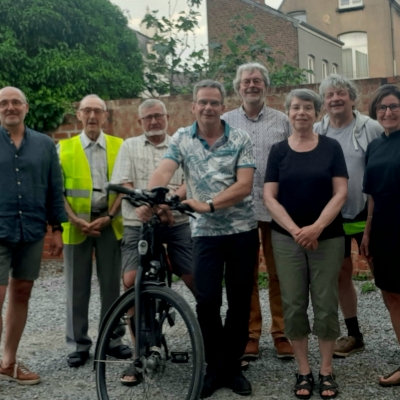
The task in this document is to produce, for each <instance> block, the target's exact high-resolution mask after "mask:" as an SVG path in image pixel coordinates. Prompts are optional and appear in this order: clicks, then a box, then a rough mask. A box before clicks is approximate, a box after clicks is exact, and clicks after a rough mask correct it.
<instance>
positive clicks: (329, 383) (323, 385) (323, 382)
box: [319, 374, 339, 400]
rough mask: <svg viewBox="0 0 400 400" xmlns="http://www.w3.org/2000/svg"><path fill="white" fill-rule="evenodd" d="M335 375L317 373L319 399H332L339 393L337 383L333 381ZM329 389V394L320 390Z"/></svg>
mask: <svg viewBox="0 0 400 400" xmlns="http://www.w3.org/2000/svg"><path fill="white" fill-rule="evenodd" d="M335 379H336V377H335V375H333V374H329V375H321V374H319V395H320V396H321V399H324V400H329V399H334V398H335V397H336V396H337V395H338V393H339V385H338V384H337V383H336V382H335ZM327 390H330V391H331V392H333V394H332V395H331V396H327V395H323V394H322V392H325V391H327Z"/></svg>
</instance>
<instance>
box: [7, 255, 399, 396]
mask: <svg viewBox="0 0 400 400" xmlns="http://www.w3.org/2000/svg"><path fill="white" fill-rule="evenodd" d="M356 286H357V291H358V292H359V320H360V321H361V329H362V331H363V333H364V337H365V341H366V350H365V351H364V352H363V353H361V354H356V355H354V356H351V357H350V358H348V359H345V360H335V361H334V368H335V373H336V375H337V381H338V383H339V384H340V395H339V396H338V397H337V398H338V399H342V400H353V399H354V400H361V399H362V400H366V399H371V400H372V399H373V400H377V399H379V400H384V399H385V400H386V399H387V400H400V387H395V388H381V387H380V386H379V385H378V384H377V378H378V376H379V375H383V374H385V373H388V372H389V371H391V370H393V369H395V368H396V367H398V366H399V364H400V348H399V344H398V343H397V340H396V338H395V335H394V332H393V329H392V325H391V323H390V318H389V314H388V312H387V310H386V308H385V307H384V305H383V301H382V299H381V296H380V293H379V292H378V291H376V292H369V293H366V294H360V288H361V283H360V282H356ZM174 288H175V289H176V290H177V291H179V292H181V293H182V294H183V295H184V296H185V297H186V299H187V300H188V301H189V302H190V303H191V304H192V305H194V302H193V299H192V297H191V295H190V293H188V291H187V290H186V288H185V287H184V286H183V284H182V283H181V282H178V283H176V284H174ZM260 293H261V302H262V308H263V335H262V338H261V344H260V345H261V356H260V359H259V360H257V361H256V362H254V363H252V364H251V366H250V368H249V370H248V371H247V372H246V376H247V377H248V378H249V380H250V381H251V382H252V385H253V395H252V398H253V399H255V400H261V399H271V400H272V399H274V400H275V399H276V400H286V399H294V398H295V397H294V395H293V392H292V386H293V384H294V373H295V371H296V365H295V362H294V361H286V362H285V361H281V360H279V359H277V358H276V357H275V353H274V350H273V346H272V340H271V338H270V336H269V334H268V327H269V325H270V316H269V306H268V292H267V291H266V290H261V292H260ZM98 314H99V291H98V286H97V284H96V282H95V280H94V281H93V294H92V300H91V304H90V316H91V317H90V331H91V336H92V338H93V339H94V340H95V339H96V335H97V331H96V327H97V324H98ZM341 324H342V332H345V329H344V324H343V322H341ZM64 331H65V290H64V277H63V274H62V265H61V264H60V263H59V262H46V263H44V264H43V268H42V273H41V277H40V279H39V280H38V281H37V282H36V285H35V288H34V290H33V294H32V299H31V303H30V313H29V318H28V322H27V325H26V328H25V332H24V335H23V338H22V340H21V344H20V349H19V353H18V354H19V358H20V359H21V360H22V361H23V362H25V363H26V364H27V365H28V366H29V367H30V368H31V369H32V370H33V371H35V372H37V373H39V374H40V376H41V378H42V383H41V384H39V385H36V386H31V387H24V386H20V385H18V384H15V383H9V382H2V381H0V399H3V400H17V399H18V400H21V399H39V400H54V399H63V400H67V399H71V400H72V399H73V400H95V399H96V391H95V382H94V374H93V370H92V363H90V362H88V363H87V364H86V365H85V366H84V367H81V368H78V369H72V368H69V367H68V366H67V363H66V354H67V349H66V346H65V339H64ZM310 358H311V365H312V369H313V372H314V376H315V375H317V374H318V366H319V362H318V348H317V340H316V338H315V337H310ZM316 397H318V396H316ZM240 398H242V397H240V396H237V395H235V394H232V393H231V392H230V391H229V390H227V389H221V390H219V391H218V392H217V393H215V394H214V396H212V397H211V399H240Z"/></svg>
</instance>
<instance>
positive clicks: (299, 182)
mask: <svg viewBox="0 0 400 400" xmlns="http://www.w3.org/2000/svg"><path fill="white" fill-rule="evenodd" d="M341 176H342V177H346V178H348V175H347V168H346V162H345V160H344V156H343V151H342V148H341V147H340V144H339V143H338V142H337V141H336V140H334V139H331V138H328V137H326V136H319V137H318V144H317V146H316V147H315V148H314V149H313V150H311V151H306V152H296V151H294V150H292V149H291V148H290V146H289V143H288V140H284V141H282V142H280V143H277V144H275V145H274V146H272V149H271V153H270V155H269V158H268V164H267V171H266V174H265V182H278V183H279V190H278V198H277V200H278V202H279V203H280V204H281V205H282V206H283V207H284V208H285V210H286V211H287V213H288V214H289V216H290V217H291V218H292V220H293V221H294V222H295V223H296V225H297V226H299V227H300V228H301V227H303V226H308V225H312V224H313V223H314V222H315V221H316V220H317V219H318V218H319V216H320V215H321V212H322V211H323V209H324V208H325V206H326V205H327V204H328V203H329V201H330V200H331V198H332V178H334V177H341ZM271 228H272V229H275V230H276V231H278V232H280V233H283V234H285V235H288V236H291V235H290V233H289V232H288V231H286V230H285V229H283V228H282V227H281V226H280V225H278V224H277V223H276V222H275V221H272V223H271ZM342 235H344V232H343V221H342V216H341V214H340V213H339V214H338V215H337V217H336V218H335V219H334V220H333V221H332V223H331V224H330V225H328V226H327V227H326V228H325V229H324V230H323V232H322V233H321V235H320V237H319V240H323V239H331V238H334V237H337V236H342Z"/></svg>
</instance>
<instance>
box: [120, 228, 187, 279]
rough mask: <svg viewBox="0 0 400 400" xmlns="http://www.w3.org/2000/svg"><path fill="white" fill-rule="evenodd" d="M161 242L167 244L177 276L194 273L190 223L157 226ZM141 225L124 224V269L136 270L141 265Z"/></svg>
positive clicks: (127, 270)
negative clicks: (139, 249) (139, 250)
mask: <svg viewBox="0 0 400 400" xmlns="http://www.w3.org/2000/svg"><path fill="white" fill-rule="evenodd" d="M156 229H157V235H158V238H159V240H160V241H161V243H163V244H166V245H167V254H168V258H169V261H170V264H171V269H172V272H173V273H174V274H175V275H177V276H182V275H192V274H193V262H192V249H193V244H192V238H191V232H190V226H189V224H182V225H178V226H171V227H170V226H157V228H156ZM139 233H140V226H124V235H123V237H122V242H121V255H122V271H123V273H124V274H125V273H126V272H129V271H136V270H137V269H138V267H139V254H138V240H139Z"/></svg>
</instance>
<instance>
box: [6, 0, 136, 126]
mask: <svg viewBox="0 0 400 400" xmlns="http://www.w3.org/2000/svg"><path fill="white" fill-rule="evenodd" d="M0 21H1V24H0V65H1V68H0V87H3V86H6V85H12V86H17V87H19V88H20V89H22V90H23V91H24V92H25V93H26V95H27V97H28V100H29V103H30V112H29V114H28V115H27V121H26V122H27V124H28V125H30V126H32V127H34V128H35V129H38V130H42V131H50V130H52V129H54V128H55V127H57V126H58V125H59V124H60V123H61V121H62V119H63V116H64V114H65V111H66V110H68V109H70V108H71V103H72V102H74V101H78V100H79V99H80V98H81V97H83V96H84V95H86V94H90V93H96V94H98V95H99V96H100V97H102V98H104V99H119V98H132V97H136V96H137V95H138V94H139V93H140V92H141V90H142V89H143V63H142V57H141V55H140V52H139V49H138V44H137V39H136V35H135V33H134V31H133V30H131V29H130V28H129V27H128V21H127V18H126V17H125V16H124V14H123V12H122V11H121V10H120V9H119V8H118V7H117V6H115V5H113V4H112V3H110V2H109V1H108V0H84V1H82V0H57V1H54V0H0Z"/></svg>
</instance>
